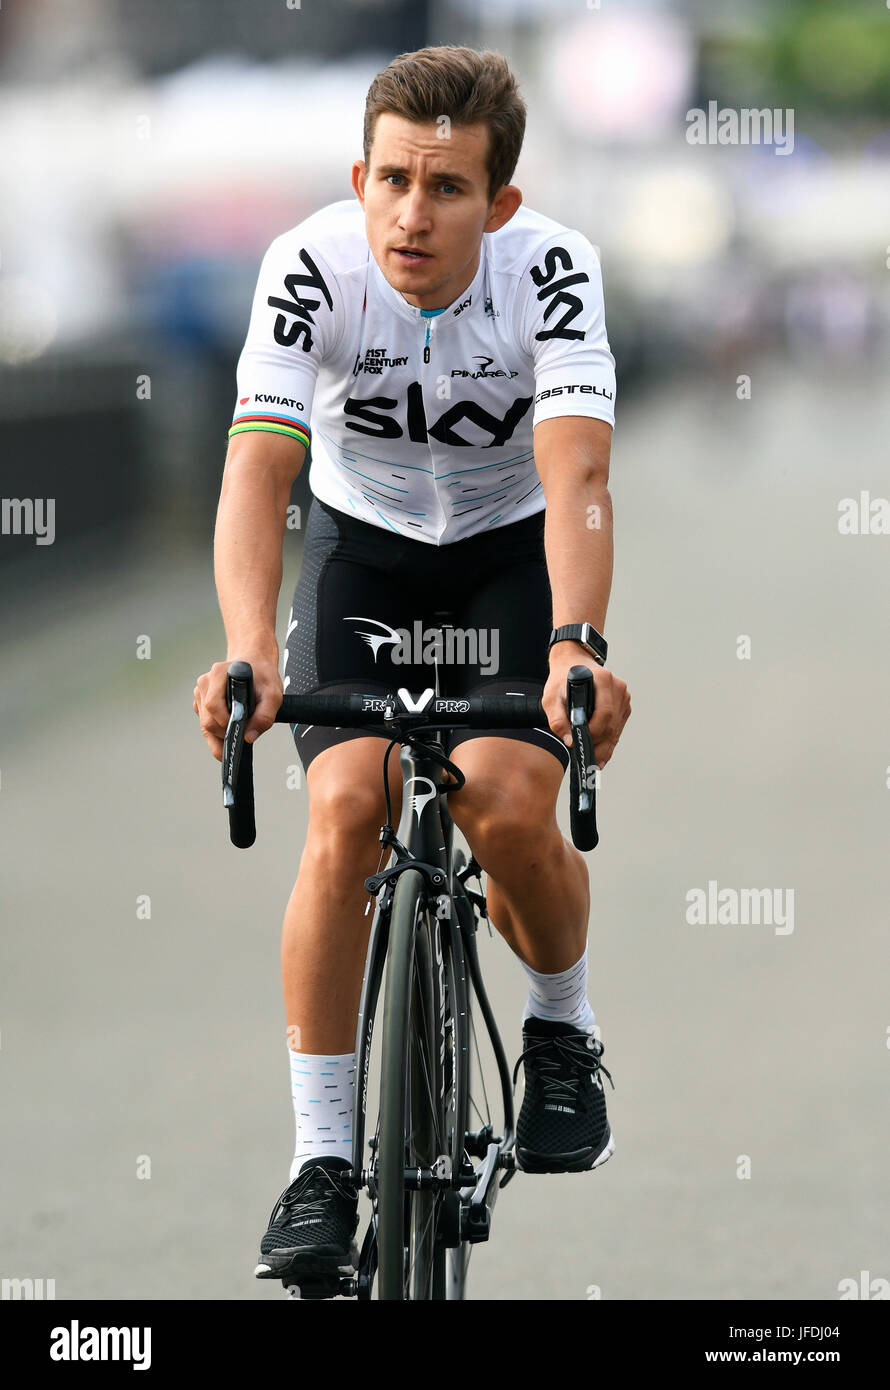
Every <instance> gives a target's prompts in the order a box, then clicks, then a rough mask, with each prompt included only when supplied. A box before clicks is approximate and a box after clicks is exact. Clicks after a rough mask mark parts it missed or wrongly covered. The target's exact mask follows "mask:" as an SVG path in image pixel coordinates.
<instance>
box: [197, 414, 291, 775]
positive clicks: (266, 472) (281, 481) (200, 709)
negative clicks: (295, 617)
mask: <svg viewBox="0 0 890 1390" xmlns="http://www.w3.org/2000/svg"><path fill="white" fill-rule="evenodd" d="M304 456H305V449H304V447H303V445H302V444H299V443H297V441H296V440H294V439H291V438H289V437H288V436H286V435H282V434H276V433H271V432H266V431H263V430H255V431H249V432H247V433H245V434H239V435H236V436H235V437H234V438H233V439H232V440H231V442H230V444H229V451H228V454H227V455H226V464H225V470H224V473H223V481H222V490H221V492H220V499H219V507H218V510H217V514H216V532H215V536H214V573H215V577H216V591H217V594H218V596H219V606H220V611H221V613H222V618H223V624H224V626H225V630H226V644H227V651H226V659H225V661H217V662H214V664H213V666H212V667H211V668H210V670H209V671H208V672H207V673H206V674H205V675H203V676H201V677H199V679H198V683H197V685H196V687H195V697H194V707H195V710H196V711H197V713H198V715H199V717H200V720H201V731H202V733H203V735H204V737H205V739H206V740H207V742H208V744H209V746H210V749H211V752H212V753H213V755H214V757H215V758H217V759H218V758H220V757H221V756H222V736H223V734H224V733H225V729H226V724H227V722H228V710H227V708H226V700H225V674H226V669H227V667H228V665H229V663H230V662H232V661H248V662H250V664H251V666H252V667H253V670H254V679H255V683H256V693H257V707H256V711H255V712H254V715H253V718H252V719H251V721H250V723H249V724H248V727H247V733H246V739H247V741H248V742H249V743H252V742H253V741H254V740H255V739H256V738H258V737H259V735H260V734H261V733H263V732H264V730H266V729H268V728H270V726H271V725H272V723H273V722H274V718H275V714H276V712H277V710H278V707H279V705H280V704H281V696H282V686H281V676H280V674H279V672H278V643H277V641H276V638H275V611H276V606H277V603H278V593H279V590H280V588H281V573H282V567H281V547H282V542H283V539H284V529H285V524H286V521H287V505H288V500H289V498H290V490H291V486H292V484H293V481H294V479H295V478H296V477H297V475H298V474H299V472H300V469H301V467H302V465H303V459H304Z"/></svg>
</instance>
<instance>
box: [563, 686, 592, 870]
mask: <svg viewBox="0 0 890 1390" xmlns="http://www.w3.org/2000/svg"><path fill="white" fill-rule="evenodd" d="M595 699H596V687H595V685H594V682H593V672H592V671H591V669H590V667H589V666H572V667H571V668H570V670H569V674H568V677H567V679H566V713H567V715H568V719H569V724H570V726H571V730H572V753H571V759H570V768H569V772H570V775H569V794H570V798H571V799H570V803H569V811H570V817H571V824H572V841H573V843H574V845H575V847H576V848H577V849H580V850H589V849H596V847H597V845H598V844H599V832H598V831H597V828H596V772H597V767H596V762H595V760H594V748H593V739H592V738H591V736H590V719H591V716H592V715H593V709H594V703H595Z"/></svg>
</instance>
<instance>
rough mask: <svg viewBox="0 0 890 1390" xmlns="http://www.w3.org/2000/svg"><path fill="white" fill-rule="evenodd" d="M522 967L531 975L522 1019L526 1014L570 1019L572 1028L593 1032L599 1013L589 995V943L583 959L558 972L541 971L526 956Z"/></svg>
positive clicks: (552, 1020)
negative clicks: (546, 973)
mask: <svg viewBox="0 0 890 1390" xmlns="http://www.w3.org/2000/svg"><path fill="white" fill-rule="evenodd" d="M521 959H522V958H521V957H520V960H521ZM522 967H523V969H524V970H525V973H526V975H527V976H528V999H527V1001H526V1005H525V1009H524V1010H523V1014H522V1021H523V1023H525V1021H526V1019H527V1018H544V1019H547V1021H548V1022H549V1023H568V1024H571V1026H572V1027H573V1028H580V1029H583V1030H584V1031H585V1032H590V1030H591V1029H592V1028H593V1027H594V1026H595V1024H596V1014H595V1013H594V1012H593V1009H592V1008H591V1007H590V1002H589V1000H588V998H587V948H586V947H585V948H584V954H583V956H582V957H581V959H580V960H577V961H576V962H575V964H574V965H570V966H569V968H568V970H560V971H559V972H558V973H557V974H555V975H542V974H540V973H539V972H538V971H537V970H532V968H531V966H530V965H526V963H525V961H524V960H523V961H522Z"/></svg>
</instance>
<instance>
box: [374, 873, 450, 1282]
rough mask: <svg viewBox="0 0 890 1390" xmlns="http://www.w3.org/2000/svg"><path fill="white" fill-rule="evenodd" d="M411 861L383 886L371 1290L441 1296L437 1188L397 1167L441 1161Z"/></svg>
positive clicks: (438, 1041)
mask: <svg viewBox="0 0 890 1390" xmlns="http://www.w3.org/2000/svg"><path fill="white" fill-rule="evenodd" d="M427 892H428V890H427V886H426V882H425V880H424V878H423V875H422V874H420V873H418V872H417V871H416V870H414V869H408V870H406V871H405V872H404V873H402V874H400V876H399V881H398V883H397V885H396V890H395V894H394V895H393V904H392V917H391V923H390V933H389V945H388V950H387V964H386V1000H385V1005H384V1013H383V1031H382V1058H381V1077H380V1134H379V1148H378V1170H377V1185H378V1194H379V1210H378V1227H377V1242H378V1254H379V1270H378V1291H379V1297H380V1298H381V1299H396V1300H415V1299H439V1298H445V1297H446V1250H445V1245H444V1242H443V1238H442V1230H441V1226H442V1215H443V1197H442V1193H441V1191H440V1190H439V1189H427V1190H422V1191H419V1190H417V1189H416V1188H411V1187H406V1185H405V1170H406V1168H407V1169H408V1170H416V1169H418V1168H424V1169H430V1168H436V1167H437V1166H440V1165H439V1161H440V1160H443V1159H444V1160H445V1166H446V1167H447V1166H448V1165H447V1155H448V1145H447V1139H446V1126H445V1096H444V1092H445V1077H444V1070H443V1068H444V1061H445V1047H446V1037H445V1031H444V1025H445V1008H444V981H445V972H444V967H443V963H442V946H441V937H440V935H439V924H438V922H437V921H436V919H435V916H434V915H432V914H431V913H430V912H429V911H428V909H427Z"/></svg>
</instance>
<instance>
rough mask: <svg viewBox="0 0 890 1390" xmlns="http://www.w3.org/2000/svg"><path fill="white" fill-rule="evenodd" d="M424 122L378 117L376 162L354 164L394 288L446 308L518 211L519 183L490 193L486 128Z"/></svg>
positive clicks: (371, 240)
mask: <svg viewBox="0 0 890 1390" xmlns="http://www.w3.org/2000/svg"><path fill="white" fill-rule="evenodd" d="M439 132H440V126H439V125H437V124H435V123H430V124H429V125H426V124H423V125H421V124H418V123H417V122H415V121H409V120H406V119H405V117H404V116H396V115H393V114H392V113H391V112H389V111H385V112H384V113H383V114H382V115H380V116H378V117H377V123H376V125H375V128H374V141H373V144H372V146H371V152H370V163H369V166H368V167H367V168H366V167H365V164H364V163H363V162H362V161H361V160H359V161H357V162H356V163H355V164H354V165H353V169H352V186H353V188H354V189H355V193H356V196H357V197H358V200H359V202H360V203H361V205H362V207H363V208H364V210H365V225H366V229H367V236H368V244H369V246H370V248H371V254H372V255H373V257H374V259H375V261H376V262H377V264H378V265H379V267H380V269H381V270H382V271H383V274H384V275H385V276H386V278H387V280H388V281H389V283H390V284H391V285H392V287H393V289H396V290H398V291H399V292H400V293H401V294H402V295H404V297H405V299H406V300H407V301H408V303H409V304H413V305H415V306H416V307H417V308H420V309H443V308H446V307H447V306H448V305H449V304H451V303H452V302H453V301H454V300H455V299H456V298H457V297H458V295H459V294H460V293H461V292H462V291H463V290H465V289H466V288H467V286H468V285H469V284H470V283H471V281H472V279H473V277H474V275H475V274H476V271H477V269H478V266H479V250H480V247H481V244H482V234H483V232H494V231H497V229H498V227H502V226H503V225H504V223H505V222H507V221H509V219H510V218H511V217H512V216H513V213H514V212H515V211H516V209H517V208H518V207H519V204H520V203H521V201H522V194H521V193H520V192H519V189H518V188H515V187H513V185H511V184H508V185H505V186H504V188H502V189H500V190H499V192H498V194H497V195H496V197H495V198H494V200H493V201H491V202H490V201H489V196H488V167H487V153H488V140H489V129H488V126H487V125H468V126H452V127H451V130H450V133H449V135H448V138H447V139H442V138H440V133H439Z"/></svg>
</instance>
